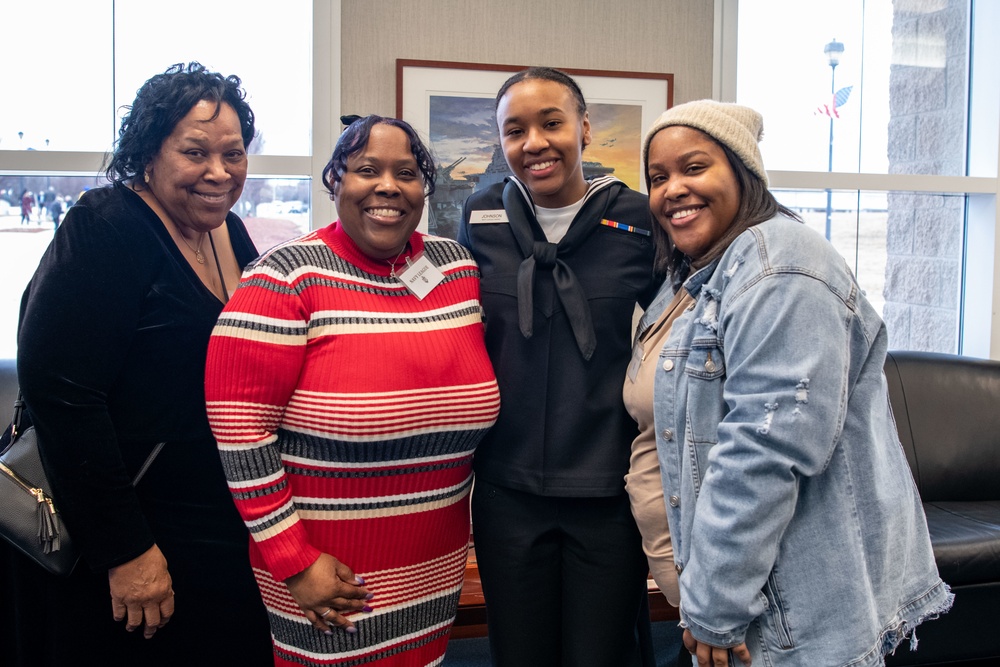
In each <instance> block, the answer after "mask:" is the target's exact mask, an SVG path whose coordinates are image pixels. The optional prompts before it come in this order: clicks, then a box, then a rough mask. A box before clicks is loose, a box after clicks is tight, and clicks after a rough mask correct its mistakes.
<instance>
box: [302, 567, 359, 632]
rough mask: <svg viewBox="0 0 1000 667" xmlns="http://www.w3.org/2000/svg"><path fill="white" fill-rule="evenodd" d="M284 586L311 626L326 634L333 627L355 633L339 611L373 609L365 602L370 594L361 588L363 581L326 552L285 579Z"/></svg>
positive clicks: (351, 624) (352, 626)
mask: <svg viewBox="0 0 1000 667" xmlns="http://www.w3.org/2000/svg"><path fill="white" fill-rule="evenodd" d="M285 585H286V586H288V591H289V592H290V593H291V594H292V597H293V598H295V601H296V602H297V603H298V605H299V607H301V608H302V611H303V612H305V615H306V618H307V619H309V622H310V623H312V625H313V627H314V628H316V629H317V630H319V631H321V632H323V633H325V634H333V630H332V629H331V628H332V627H334V626H335V627H338V628H340V629H342V630H344V631H345V632H349V633H352V634H353V633H355V632H357V628H355V627H354V624H353V623H352V622H351V621H350V620H348V619H347V618H345V617H344V616H343V615H342V614H343V613H346V612H351V611H363V612H369V611H371V610H372V609H371V607H369V606H368V601H369V600H371V599H372V597H373V596H372V594H371V593H369V592H368V590H367V589H366V588H364V585H365V580H364V579H362V578H361V577H359V576H357V575H355V574H354V572H353V571H352V570H351V568H349V567H347V566H346V565H344V564H343V563H341V562H340V561H339V560H337V559H336V558H334V557H333V556H331V555H330V554H327V553H324V554H320V556H319V558H317V559H316V560H315V561H314V562H313V564H312V565H310V566H309V567H307V568H306V569H304V570H303V571H302V572H299V573H298V574H295V575H292V576H291V577H289V578H288V579H285Z"/></svg>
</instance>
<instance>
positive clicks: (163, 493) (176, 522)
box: [4, 63, 271, 667]
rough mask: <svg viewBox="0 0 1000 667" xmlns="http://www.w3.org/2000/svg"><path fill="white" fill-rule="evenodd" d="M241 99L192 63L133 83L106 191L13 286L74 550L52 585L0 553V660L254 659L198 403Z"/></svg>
mask: <svg viewBox="0 0 1000 667" xmlns="http://www.w3.org/2000/svg"><path fill="white" fill-rule="evenodd" d="M243 98H244V93H243V91H242V89H241V88H240V80H239V78H237V77H235V76H230V77H223V76H222V75H219V74H216V73H212V72H208V71H207V70H205V68H204V67H202V66H201V65H199V64H198V63H191V64H190V65H187V66H184V65H175V66H173V67H171V68H170V69H168V70H167V71H166V72H165V73H164V74H160V75H157V76H154V77H153V78H152V79H150V80H149V81H147V82H146V83H145V84H144V85H143V86H142V88H140V90H139V92H138V95H137V97H136V99H135V102H134V103H133V105H132V107H131V109H130V112H129V113H128V115H127V116H125V118H124V119H123V120H122V124H121V129H120V132H119V139H118V142H117V145H116V150H115V152H114V153H113V154H112V156H111V158H110V162H109V164H108V167H107V170H106V173H107V176H108V178H109V180H111V181H112V185H110V186H108V187H105V188H99V189H95V190H91V191H89V192H87V193H86V194H84V195H83V197H81V199H80V201H79V202H77V204H76V205H75V206H73V207H72V208H71V209H70V210H69V211H68V212H67V214H66V216H65V218H64V220H63V222H62V224H61V225H60V227H59V229H58V232H57V233H56V235H55V237H54V239H53V241H52V244H51V245H50V246H49V248H48V250H47V251H46V253H45V255H44V256H43V258H42V260H41V263H40V264H39V267H38V270H37V272H36V273H35V275H34V277H33V278H32V280H31V282H30V283H29V285H28V287H27V289H26V291H25V294H24V297H23V299H22V304H21V321H20V328H19V333H18V378H19V381H20V384H21V388H22V391H23V393H24V397H25V400H26V403H27V405H28V410H29V413H30V415H31V418H32V421H33V422H34V424H35V427H36V430H37V433H38V438H39V447H40V450H41V454H42V458H43V462H44V464H45V466H46V469H47V470H48V472H49V475H50V477H51V482H52V485H53V491H54V495H55V497H56V498H58V499H59V507H60V508H61V511H62V513H63V518H64V520H65V523H66V526H67V528H68V530H69V531H70V533H71V534H72V535H73V538H74V540H75V541H76V542H77V543H78V544H79V546H80V548H81V551H82V555H83V560H82V562H81V563H80V564H79V565H78V566H77V567H76V570H75V571H74V572H73V574H72V575H71V576H70V577H69V578H66V579H62V578H57V577H53V576H51V575H47V574H45V573H43V572H42V571H41V570H40V569H38V568H37V567H36V566H34V565H33V564H31V563H29V562H28V561H26V560H23V559H21V558H19V557H14V556H11V558H12V560H13V561H14V567H15V568H16V569H17V570H18V574H17V581H16V589H17V590H15V591H12V594H11V595H9V596H8V595H5V596H4V597H5V598H6V599H8V600H10V599H13V600H14V603H15V604H16V605H17V610H16V614H15V617H16V618H17V625H18V627H16V628H13V634H14V635H15V636H14V637H12V638H11V641H14V642H15V644H16V645H15V648H14V658H15V659H14V662H15V664H31V665H46V664H77V663H79V662H90V661H92V662H95V663H100V664H107V665H125V664H128V665H143V666H144V667H145V666H147V665H154V664H155V665H158V664H164V665H166V664H170V665H180V664H183V663H184V662H188V663H191V664H234V665H266V664H271V650H270V640H269V631H268V625H267V618H266V614H265V612H264V607H263V604H262V603H261V600H260V598H259V595H258V593H257V589H256V586H255V585H254V581H253V578H252V574H251V570H250V566H249V562H248V559H247V541H248V536H247V532H246V529H245V528H244V526H243V523H242V521H241V520H240V517H239V515H238V514H237V513H236V510H235V508H234V506H233V504H232V501H231V499H230V495H229V491H228V489H227V487H226V481H225V477H224V475H223V472H222V466H221V463H220V461H219V457H218V454H217V451H216V447H215V443H214V440H213V438H212V435H211V432H210V430H209V428H208V421H207V417H206V414H205V401H204V366H205V352H206V349H207V344H208V338H209V335H210V333H211V331H212V327H213V325H214V324H215V321H216V318H217V317H218V315H219V313H220V312H221V310H222V306H223V305H224V303H225V301H226V300H227V299H228V296H229V294H230V293H231V292H232V291H233V289H235V287H236V284H237V283H238V281H239V277H240V273H241V271H242V268H243V267H244V266H245V265H246V264H247V263H248V262H250V261H251V260H252V259H253V258H254V257H255V256H256V255H257V251H256V249H255V248H254V246H253V243H252V241H251V240H250V238H249V236H248V235H247V232H246V229H245V228H244V226H243V223H242V222H241V221H240V219H239V218H238V217H237V216H236V215H235V214H233V213H231V212H230V209H231V208H232V206H233V205H234V204H235V203H236V201H237V200H238V199H239V196H240V193H241V192H242V190H243V183H244V181H245V179H246V173H247V146H248V145H249V144H250V142H251V141H252V139H253V136H254V121H253V112H252V111H251V110H250V108H249V106H248V105H247V103H246V102H245V101H244V99H243ZM160 442H165V443H166V444H165V446H164V447H163V448H162V450H161V451H160V453H159V455H158V456H157V458H156V459H155V460H154V461H153V463H152V465H151V466H150V467H149V470H148V472H147V473H146V475H145V477H144V478H143V479H142V481H141V483H139V484H138V485H137V486H136V487H133V485H132V483H131V481H130V480H131V478H132V476H133V475H134V474H135V472H136V470H137V469H138V468H139V467H140V466H141V465H142V463H143V461H144V460H145V459H146V457H147V456H148V455H149V454H150V452H151V451H152V449H153V448H154V446H155V445H156V444H157V443H160ZM168 621H169V624H168ZM147 640H148V641H147ZM5 650H8V651H9V647H8V649H5ZM7 655H10V653H8V654H7Z"/></svg>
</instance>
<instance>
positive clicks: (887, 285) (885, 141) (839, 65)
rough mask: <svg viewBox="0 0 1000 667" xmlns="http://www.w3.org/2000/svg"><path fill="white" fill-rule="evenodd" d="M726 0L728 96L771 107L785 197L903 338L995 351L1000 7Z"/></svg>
mask: <svg viewBox="0 0 1000 667" xmlns="http://www.w3.org/2000/svg"><path fill="white" fill-rule="evenodd" d="M716 8H717V10H718V11H717V14H716V17H717V30H716V34H717V35H720V36H721V37H719V38H717V39H718V44H717V48H716V52H717V53H719V54H720V64H719V66H718V67H717V69H716V73H717V75H716V82H715V90H716V96H717V97H718V98H719V99H724V100H731V101H737V102H740V103H742V104H747V105H749V106H752V107H754V108H756V109H758V110H759V111H761V113H762V114H763V115H764V126H765V127H764V132H765V136H764V139H763V141H762V142H761V151H762V153H763V156H764V163H765V165H766V166H767V167H768V171H769V175H770V177H771V178H770V180H771V186H772V188H773V190H774V192H775V195H776V196H777V197H778V199H779V200H780V201H781V202H782V203H784V204H786V205H787V206H789V207H790V208H793V209H794V210H796V211H798V212H800V213H801V214H802V215H803V217H804V218H805V219H806V221H807V223H808V224H810V226H812V227H814V228H815V229H817V231H818V232H819V233H822V234H824V235H826V236H827V238H829V239H830V240H831V242H832V243H833V245H834V246H835V247H836V248H837V249H838V250H839V251H840V252H841V253H842V254H843V255H844V256H845V258H846V259H847V260H848V263H849V264H850V265H851V266H852V268H853V269H854V271H855V273H856V275H857V276H858V280H859V283H860V284H861V286H862V289H864V290H865V291H866V293H867V295H868V298H869V299H870V300H871V301H872V302H873V303H874V304H875V305H876V306H877V307H879V308H880V309H881V311H882V313H883V318H884V319H885V321H886V325H887V328H888V331H889V345H890V347H892V348H899V349H915V350H930V351H940V352H960V353H964V354H970V355H974V356H983V357H987V356H990V339H991V336H992V334H991V330H993V329H994V328H995V326H994V323H993V321H992V320H993V318H992V316H991V315H990V313H992V312H993V311H995V310H996V307H995V306H993V301H994V299H995V297H994V296H993V292H994V290H993V289H992V284H993V255H994V248H993V238H994V231H993V230H994V228H995V225H996V191H997V134H998V124H1000V121H998V119H1000V114H998V113H997V104H996V102H995V101H993V100H995V98H996V97H997V92H998V91H1000V75H998V70H997V67H996V65H995V64H994V63H995V62H996V61H997V55H998V53H997V52H998V49H997V46H996V45H995V43H996V40H995V38H994V37H993V36H992V35H989V33H990V32H991V31H990V30H989V27H990V26H995V25H996V24H997V23H996V22H997V19H998V18H1000V10H998V8H997V7H996V3H987V2H982V1H979V2H970V0H936V1H935V2H920V3H901V2H892V0H844V1H843V2H840V3H835V4H828V5H816V4H814V3H801V2H798V1H797V0H717V2H716ZM775 17H781V22H780V25H783V26H789V28H787V29H781V30H780V34H779V35H777V36H776V35H775V28H776V25H778V24H776V22H775ZM734 25H735V30H734V29H733V26H734ZM980 34H982V35H983V38H982V39H978V38H977V37H978V36H979V35H980ZM730 36H735V39H733V38H732V37H730ZM776 37H777V38H776ZM984 281H985V282H986V284H987V285H988V286H984V284H983V283H984Z"/></svg>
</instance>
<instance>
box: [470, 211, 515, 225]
mask: <svg viewBox="0 0 1000 667" xmlns="http://www.w3.org/2000/svg"><path fill="white" fill-rule="evenodd" d="M488 223H507V224H510V220H509V219H507V211H505V210H503V209H502V208H495V209H490V210H487V211H473V212H472V213H470V214H469V224H471V225H482V224H488Z"/></svg>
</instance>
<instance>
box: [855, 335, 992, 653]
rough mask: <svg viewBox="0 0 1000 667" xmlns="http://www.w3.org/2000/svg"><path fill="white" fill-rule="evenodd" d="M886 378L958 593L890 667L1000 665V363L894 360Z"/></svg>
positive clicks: (918, 356)
mask: <svg viewBox="0 0 1000 667" xmlns="http://www.w3.org/2000/svg"><path fill="white" fill-rule="evenodd" d="M885 373H886V379H887V380H888V383H889V401H890V403H891V404H892V411H893V415H894V416H895V418H896V427H897V429H898V430H899V439H900V442H901V443H902V445H903V449H904V450H905V451H906V458H907V460H908V461H909V463H910V469H911V471H912V472H913V478H914V480H915V481H916V483H917V488H918V489H919V490H920V498H921V500H922V501H923V504H924V511H925V512H926V514H927V526H928V528H929V529H930V534H931V542H932V543H933V546H934V557H935V560H936V561H937V564H938V570H939V571H940V573H941V578H942V579H944V580H945V581H946V582H947V583H948V584H949V585H950V586H951V589H952V591H953V592H954V593H955V604H954V606H953V607H952V610H951V611H950V612H949V613H947V614H945V615H943V616H941V617H940V618H938V619H937V620H934V621H931V622H928V623H925V624H924V625H921V626H920V627H919V628H917V637H918V639H919V646H918V650H917V651H916V652H911V651H910V650H909V643H908V642H904V643H903V644H902V645H901V646H900V647H899V648H898V649H897V650H896V652H895V654H894V655H893V656H890V657H889V659H888V660H887V661H886V664H887V665H890V666H891V667H901V666H903V665H944V664H961V663H959V662H958V661H968V660H977V661H978V662H977V663H976V664H981V665H998V664H1000V630H998V625H1000V362H996V361H986V360H981V359H972V358H969V357H959V356H955V355H949V354H934V353H927V352H891V353H890V354H889V356H888V357H887V358H886V362H885ZM900 556H901V557H902V554H901V555H900ZM844 613H850V610H847V609H845V610H844Z"/></svg>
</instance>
